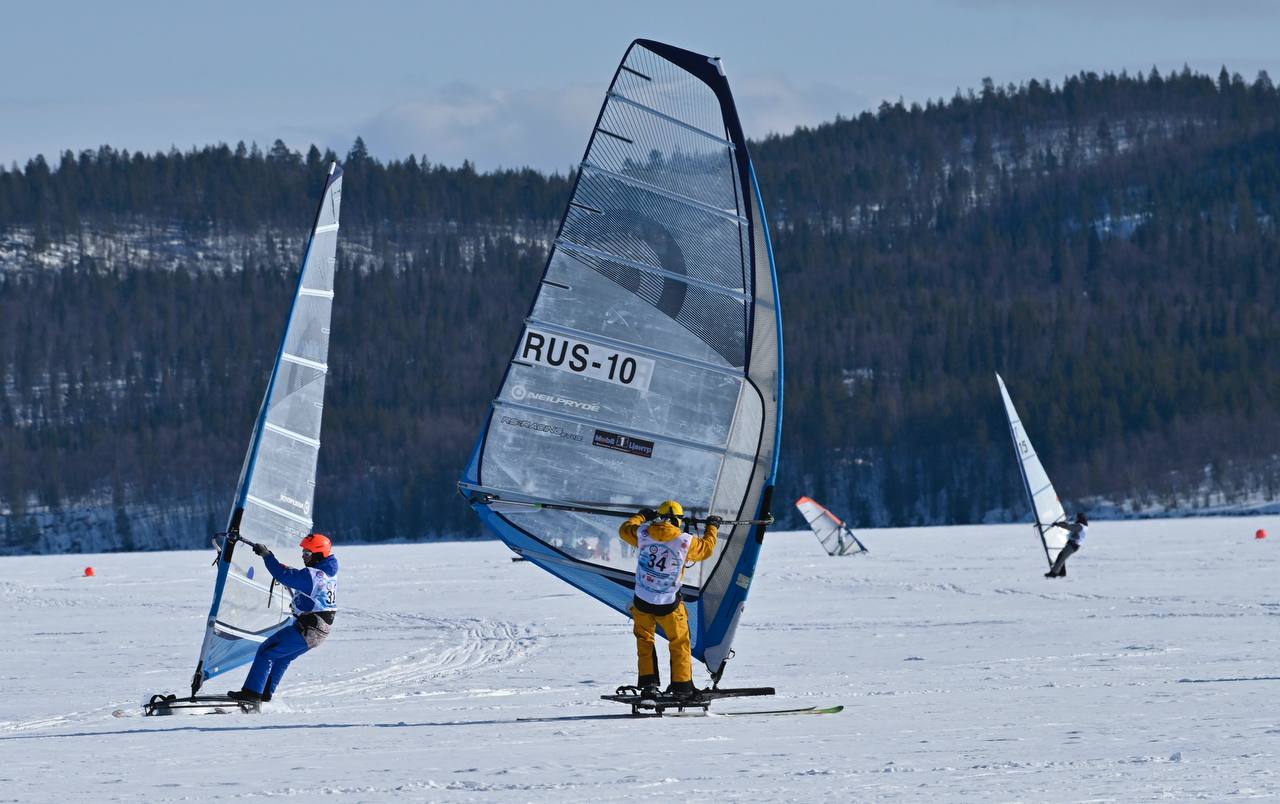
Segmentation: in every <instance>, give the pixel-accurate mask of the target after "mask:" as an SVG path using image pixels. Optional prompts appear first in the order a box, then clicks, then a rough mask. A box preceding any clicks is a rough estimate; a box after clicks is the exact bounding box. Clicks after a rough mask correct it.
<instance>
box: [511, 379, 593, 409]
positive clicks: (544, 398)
mask: <svg viewBox="0 0 1280 804" xmlns="http://www.w3.org/2000/svg"><path fill="white" fill-rule="evenodd" d="M511 398H512V399H514V400H516V401H517V402H520V401H523V400H525V399H532V400H533V401H535V402H546V403H548V404H551V405H564V406H565V407H566V408H573V409H574V410H585V411H589V412H591V413H599V412H600V406H599V405H597V404H595V403H594V402H579V401H578V400H576V399H569V398H568V397H563V396H560V395H559V394H543V393H539V392H538V391H530V390H529V389H527V388H525V387H524V386H523V385H513V386H511Z"/></svg>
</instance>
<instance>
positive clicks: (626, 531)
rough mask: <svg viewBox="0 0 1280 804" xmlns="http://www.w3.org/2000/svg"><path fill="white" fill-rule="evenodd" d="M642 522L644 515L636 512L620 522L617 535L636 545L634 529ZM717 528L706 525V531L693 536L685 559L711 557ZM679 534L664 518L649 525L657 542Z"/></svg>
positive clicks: (667, 540) (714, 547)
mask: <svg viewBox="0 0 1280 804" xmlns="http://www.w3.org/2000/svg"><path fill="white" fill-rule="evenodd" d="M643 524H644V517H642V516H640V515H639V514H636V515H635V516H633V517H631V518H630V519H628V520H627V521H626V522H624V523H623V524H622V527H620V528H618V536H619V537H621V538H622V540H623V541H624V542H626V543H627V544H629V545H631V546H632V547H637V546H638V543H637V541H636V531H638V530H640V526H641V525H643ZM718 530H719V529H718V528H716V526H715V525H707V531H706V533H704V534H703V535H701V536H694V537H693V540H692V541H691V542H690V543H689V555H687V556H686V557H685V560H686V561H702V560H704V559H708V558H711V554H712V553H714V552H715V549H716V534H717V532H718ZM679 535H680V529H679V528H677V527H676V526H675V525H672V524H671V523H670V522H667V521H666V520H659V521H657V522H654V523H652V524H651V525H649V537H650V538H652V539H653V540H654V541H657V542H669V541H671V540H672V539H675V538H677V537H678V536H679Z"/></svg>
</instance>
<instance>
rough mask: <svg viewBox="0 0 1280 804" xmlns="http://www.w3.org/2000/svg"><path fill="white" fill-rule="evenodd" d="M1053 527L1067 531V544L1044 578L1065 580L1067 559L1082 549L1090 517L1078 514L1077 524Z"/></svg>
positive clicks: (1061, 524) (1059, 552) (1060, 524)
mask: <svg viewBox="0 0 1280 804" xmlns="http://www.w3.org/2000/svg"><path fill="white" fill-rule="evenodd" d="M1053 527H1055V528H1062V529H1063V530H1065V531H1067V543H1066V544H1065V545H1063V547H1062V549H1061V550H1060V551H1058V560H1057V561H1054V562H1053V567H1052V568H1050V570H1049V571H1048V572H1046V573H1045V574H1044V577H1046V578H1065V577H1067V559H1068V558H1071V556H1073V555H1075V552H1076V551H1077V550H1079V549H1080V543H1081V542H1083V541H1084V537H1085V536H1086V535H1087V534H1088V533H1089V517H1088V516H1087V515H1086V514H1085V513H1084V512H1083V511H1081V512H1080V513H1078V514H1076V521H1075V522H1070V523H1068V522H1065V521H1063V522H1054V523H1053Z"/></svg>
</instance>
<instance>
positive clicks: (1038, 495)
mask: <svg viewBox="0 0 1280 804" xmlns="http://www.w3.org/2000/svg"><path fill="white" fill-rule="evenodd" d="M996 383H998V384H999V386H1000V397H1001V399H1003V400H1004V412H1005V416H1006V418H1007V419H1008V420H1009V435H1010V437H1012V438H1013V452H1014V455H1015V456H1016V457H1017V458H1018V472H1019V474H1020V475H1021V476H1022V488H1023V489H1024V490H1025V491H1026V493H1027V501H1028V502H1029V503H1030V504H1031V515H1032V517H1034V519H1035V529H1036V535H1038V536H1039V537H1040V543H1041V544H1042V545H1043V546H1044V554H1045V558H1047V559H1049V566H1050V567H1052V566H1053V562H1054V561H1056V560H1057V558H1058V553H1060V552H1061V551H1062V548H1063V547H1065V546H1066V544H1067V531H1065V530H1063V529H1062V528H1055V527H1053V524H1054V523H1055V522H1064V521H1066V518H1067V514H1066V512H1065V511H1064V510H1063V508H1062V501H1061V500H1060V499H1058V492H1056V491H1054V489H1053V484H1052V483H1051V482H1049V474H1048V473H1047V472H1046V471H1045V469H1044V465H1043V464H1041V463H1040V457H1039V456H1038V455H1036V450H1035V447H1033V446H1031V439H1030V438H1028V437H1027V431H1026V430H1025V429H1024V428H1023V426H1022V419H1021V418H1019V417H1018V411H1017V409H1015V408H1014V407H1013V400H1012V399H1010V398H1009V390H1008V389H1007V388H1005V385H1004V378H1002V377H1001V376H1000V375H999V374H996Z"/></svg>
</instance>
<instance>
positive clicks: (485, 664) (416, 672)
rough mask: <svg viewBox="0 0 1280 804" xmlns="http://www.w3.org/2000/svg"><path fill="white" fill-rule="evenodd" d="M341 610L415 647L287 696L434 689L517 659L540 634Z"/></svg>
mask: <svg viewBox="0 0 1280 804" xmlns="http://www.w3.org/2000/svg"><path fill="white" fill-rule="evenodd" d="M344 614H345V615H346V616H345V617H344V619H349V620H355V621H356V626H358V627H359V628H361V629H369V628H376V629H379V630H395V631H397V632H404V633H405V634H406V635H407V636H406V637H404V638H406V639H410V640H412V641H413V642H414V643H416V644H418V645H421V647H418V648H415V649H414V650H412V651H409V652H408V653H403V654H400V655H398V656H394V657H392V658H389V659H386V660H383V661H379V662H377V663H373V664H365V665H361V666H359V667H356V668H355V669H353V670H351V671H349V672H347V673H344V674H342V675H340V676H339V677H337V678H336V679H333V680H330V681H323V682H315V683H310V684H299V685H298V686H296V687H294V688H293V689H292V690H290V697H291V698H294V699H295V700H296V699H298V698H308V697H311V698H332V697H340V696H341V697H345V696H354V695H358V696H360V697H361V698H364V699H374V700H385V699H389V698H404V697H407V696H411V695H423V694H427V693H435V692H439V683H438V682H439V681H440V680H441V679H444V678H449V677H454V676H459V675H464V674H469V673H473V672H477V671H481V670H486V669H494V668H499V667H503V666H505V665H509V664H512V663H513V662H518V661H522V660H523V659H525V658H526V657H528V656H529V655H530V654H531V653H533V652H534V651H535V650H537V648H538V646H539V638H540V634H539V633H538V632H537V631H536V630H535V629H534V628H533V627H531V626H528V625H517V624H515V623H509V622H504V621H501V620H489V619H482V618H466V619H445V618H438V617H425V616H421V615H414V614H406V613H398V612H382V611H377V612H375V611H359V610H356V611H348V612H344ZM352 630H353V631H354V630H356V629H355V628H353V629H352Z"/></svg>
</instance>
